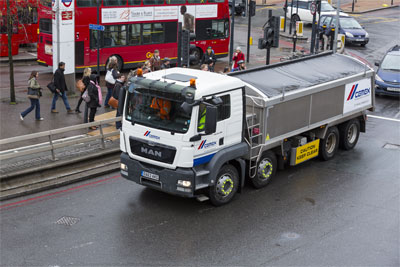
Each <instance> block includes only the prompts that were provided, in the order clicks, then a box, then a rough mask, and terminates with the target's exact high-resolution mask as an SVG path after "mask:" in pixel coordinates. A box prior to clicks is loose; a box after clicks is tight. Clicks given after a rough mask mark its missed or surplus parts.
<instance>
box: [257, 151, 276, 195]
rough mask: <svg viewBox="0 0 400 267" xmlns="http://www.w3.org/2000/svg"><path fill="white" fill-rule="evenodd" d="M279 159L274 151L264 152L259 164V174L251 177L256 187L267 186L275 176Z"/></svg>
mask: <svg viewBox="0 0 400 267" xmlns="http://www.w3.org/2000/svg"><path fill="white" fill-rule="evenodd" d="M277 166H278V165H277V159H276V156H275V153H274V152H272V151H267V152H264V153H263V155H262V156H261V159H260V161H259V162H258V165H257V174H256V176H255V177H254V178H252V179H251V183H252V184H253V186H254V187H255V188H262V187H264V186H266V185H267V184H268V183H269V182H270V181H271V179H272V177H274V176H275V173H276V168H277Z"/></svg>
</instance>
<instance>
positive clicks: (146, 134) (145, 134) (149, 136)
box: [144, 131, 160, 140]
mask: <svg viewBox="0 0 400 267" xmlns="http://www.w3.org/2000/svg"><path fill="white" fill-rule="evenodd" d="M144 136H146V137H148V138H153V139H157V140H160V137H159V136H156V135H152V134H151V131H146V132H145V133H144Z"/></svg>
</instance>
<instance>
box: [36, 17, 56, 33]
mask: <svg viewBox="0 0 400 267" xmlns="http://www.w3.org/2000/svg"><path fill="white" fill-rule="evenodd" d="M52 27H53V25H52V22H51V19H40V20H39V31H40V32H42V33H50V34H51V33H52Z"/></svg>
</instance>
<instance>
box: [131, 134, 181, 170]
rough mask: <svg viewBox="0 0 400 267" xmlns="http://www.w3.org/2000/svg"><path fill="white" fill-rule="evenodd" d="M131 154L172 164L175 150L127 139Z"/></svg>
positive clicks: (169, 147)
mask: <svg viewBox="0 0 400 267" xmlns="http://www.w3.org/2000/svg"><path fill="white" fill-rule="evenodd" d="M129 142H130V147H131V152H132V154H135V155H138V156H140V157H144V158H147V159H152V160H156V161H160V162H164V163H168V164H172V163H173V162H174V158H175V154H176V148H175V147H171V146H166V145H162V144H158V143H154V142H151V141H144V140H138V139H135V138H132V137H131V138H129Z"/></svg>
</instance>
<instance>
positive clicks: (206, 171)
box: [196, 170, 210, 176]
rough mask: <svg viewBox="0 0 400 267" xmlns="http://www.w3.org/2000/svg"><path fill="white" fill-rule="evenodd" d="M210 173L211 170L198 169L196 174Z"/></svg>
mask: <svg viewBox="0 0 400 267" xmlns="http://www.w3.org/2000/svg"><path fill="white" fill-rule="evenodd" d="M209 173H210V171H209V170H201V171H196V176H204V175H207V174H209Z"/></svg>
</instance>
